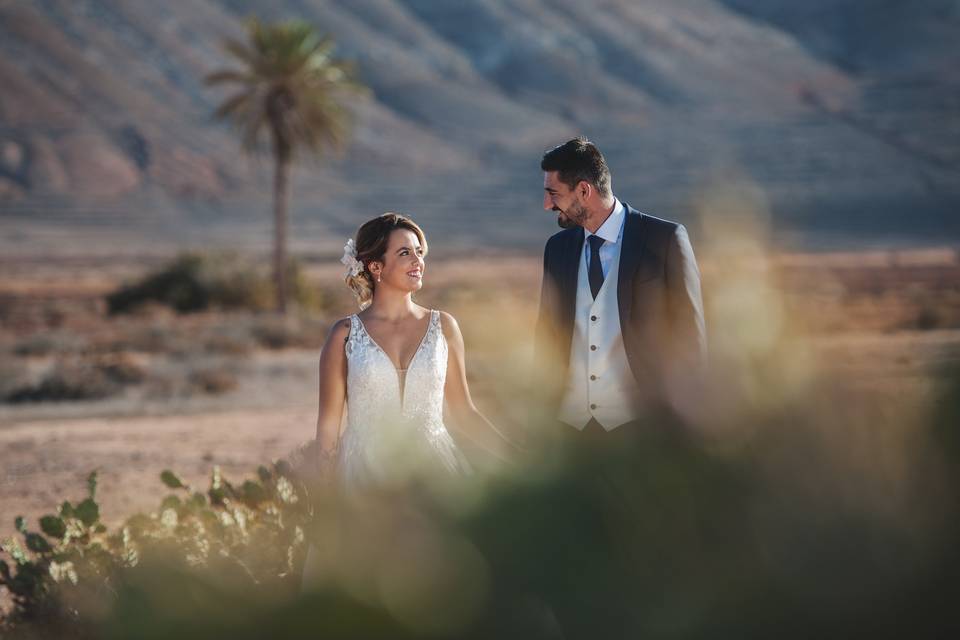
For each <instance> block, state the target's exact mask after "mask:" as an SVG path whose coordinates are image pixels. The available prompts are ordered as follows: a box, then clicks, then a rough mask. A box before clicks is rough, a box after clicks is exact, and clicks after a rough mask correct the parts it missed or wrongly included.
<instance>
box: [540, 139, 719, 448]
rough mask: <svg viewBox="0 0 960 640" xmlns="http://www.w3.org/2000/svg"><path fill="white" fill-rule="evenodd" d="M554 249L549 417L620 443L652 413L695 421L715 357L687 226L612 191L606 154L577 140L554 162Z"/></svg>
mask: <svg viewBox="0 0 960 640" xmlns="http://www.w3.org/2000/svg"><path fill="white" fill-rule="evenodd" d="M540 168H541V169H543V172H544V176H543V188H544V195H543V208H544V209H545V210H547V211H554V212H556V214H557V223H558V224H559V225H560V226H561V227H562V228H563V229H564V230H563V231H560V232H559V233H557V234H556V235H554V236H552V237H551V238H550V239H549V240H548V241H547V246H546V249H545V251H544V256H543V290H542V293H541V298H540V312H539V316H538V320H537V327H536V344H535V360H536V363H537V366H538V372H539V374H540V375H541V379H540V381H539V384H540V385H541V387H540V392H541V394H542V396H541V409H542V410H544V411H545V415H543V416H542V417H543V418H546V419H547V420H550V421H553V420H558V421H559V422H561V423H563V425H565V426H566V427H567V428H569V429H573V430H576V431H568V432H567V433H568V434H569V435H573V436H574V437H576V435H577V434H578V433H579V435H581V436H583V437H585V438H589V439H590V440H600V441H607V442H609V441H611V437H612V434H617V435H625V432H629V431H631V427H632V426H633V425H635V424H636V423H637V422H638V421H639V420H640V419H642V418H643V417H644V416H648V415H663V412H664V411H666V412H668V415H674V416H677V415H679V417H680V418H683V417H687V416H688V415H689V410H690V408H691V407H692V406H695V404H696V403H697V402H698V401H700V400H702V399H701V398H699V397H697V395H698V393H697V390H698V388H699V385H698V382H699V381H700V380H701V375H702V373H703V369H704V366H705V361H706V332H705V326H704V319H703V302H702V300H701V296H700V273H699V270H698V268H697V262H696V259H695V258H694V255H693V248H692V247H691V245H690V239H689V238H688V237H687V231H686V229H684V227H683V225H680V224H677V223H675V222H670V221H667V220H661V219H660V218H655V217H653V216H650V215H647V214H645V213H641V212H639V211H637V210H636V209H634V208H633V207H631V206H630V205H628V204H626V203H624V202H621V201H620V200H618V199H617V198H616V197H615V196H614V195H613V191H612V189H611V179H610V170H609V169H608V167H607V163H606V161H605V160H604V157H603V154H601V153H600V150H599V149H598V148H597V147H596V145H594V144H593V143H592V142H589V141H588V140H586V139H585V138H582V137H581V138H575V139H573V140H570V141H568V142H565V143H564V144H562V145H560V146H558V147H556V148H554V149H551V150H550V151H548V152H547V153H545V154H544V156H543V159H542V161H541V163H540Z"/></svg>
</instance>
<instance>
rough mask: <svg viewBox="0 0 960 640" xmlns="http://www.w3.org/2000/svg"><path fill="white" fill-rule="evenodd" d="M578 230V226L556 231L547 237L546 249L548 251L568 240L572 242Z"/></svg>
mask: <svg viewBox="0 0 960 640" xmlns="http://www.w3.org/2000/svg"><path fill="white" fill-rule="evenodd" d="M580 232H581V231H580V227H571V228H569V229H563V230H561V231H558V232H557V233H555V234H553V235H552V236H550V237H549V238H547V251H550V250H551V249H552V248H554V247H558V246H562V245H564V244H566V243H568V242H572V241H573V240H575V239H576V236H577V234H578V233H580Z"/></svg>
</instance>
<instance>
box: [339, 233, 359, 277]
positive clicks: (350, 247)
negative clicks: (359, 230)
mask: <svg viewBox="0 0 960 640" xmlns="http://www.w3.org/2000/svg"><path fill="white" fill-rule="evenodd" d="M340 262H341V263H342V264H343V266H345V267H346V268H347V275H348V276H353V277H356V276H358V275H360V274H361V273H363V263H362V262H360V261H359V260H357V247H356V245H355V244H354V243H353V238H350V239H349V240H347V244H345V245H343V257H342V258H340Z"/></svg>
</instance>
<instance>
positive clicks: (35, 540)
mask: <svg viewBox="0 0 960 640" xmlns="http://www.w3.org/2000/svg"><path fill="white" fill-rule="evenodd" d="M26 542H27V549H30V551H33V552H34V553H46V552H48V551H53V547H51V546H50V543H49V542H47V539H46V538H44V537H43V536H42V535H40V534H39V533H28V534H27V535H26Z"/></svg>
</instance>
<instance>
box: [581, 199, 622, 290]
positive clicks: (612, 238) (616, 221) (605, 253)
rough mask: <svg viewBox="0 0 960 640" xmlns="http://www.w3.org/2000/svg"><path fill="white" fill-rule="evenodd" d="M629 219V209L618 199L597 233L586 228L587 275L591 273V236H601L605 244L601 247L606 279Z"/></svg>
mask: <svg viewBox="0 0 960 640" xmlns="http://www.w3.org/2000/svg"><path fill="white" fill-rule="evenodd" d="M626 219H627V208H626V207H625V206H623V203H622V202H620V201H619V200H618V199H616V198H614V199H613V211H612V212H611V213H610V215H609V216H607V219H606V220H604V221H603V224H602V225H600V228H599V229H597V232H596V233H590V231H588V230H587V228H586V227H584V229H583V233H584V238H583V261H584V264H585V265H587V273H589V272H590V243H589V241H588V240H589V238H590V236H594V235H596V236H600V237H601V238H603V240H604V243H603V244H602V245H600V268H601V269H603V277H604V278H606V277H607V274H608V273H610V265H611V264H612V263H613V260H614V256H615V255H619V251H617V247H616V246H615V245H617V244H619V243H620V241H621V240H622V239H623V223H624V221H625V220H626Z"/></svg>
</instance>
